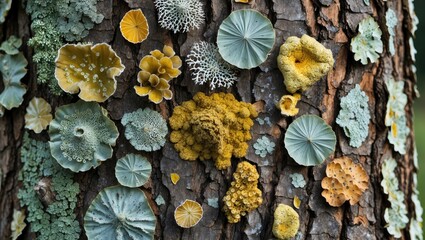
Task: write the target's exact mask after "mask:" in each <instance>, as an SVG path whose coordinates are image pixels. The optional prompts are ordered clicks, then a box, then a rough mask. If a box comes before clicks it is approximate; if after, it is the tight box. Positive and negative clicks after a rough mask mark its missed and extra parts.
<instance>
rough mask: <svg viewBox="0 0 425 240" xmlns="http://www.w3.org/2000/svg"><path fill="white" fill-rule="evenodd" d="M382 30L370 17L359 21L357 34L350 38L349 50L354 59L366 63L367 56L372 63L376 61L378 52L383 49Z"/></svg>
mask: <svg viewBox="0 0 425 240" xmlns="http://www.w3.org/2000/svg"><path fill="white" fill-rule="evenodd" d="M381 36H382V31H381V29H380V28H379V25H378V23H377V22H375V20H374V19H373V18H372V17H368V18H365V19H363V20H362V21H361V22H360V23H359V34H357V36H355V37H354V38H352V39H351V51H353V53H354V60H356V61H359V60H360V62H361V63H362V64H363V65H366V64H367V59H368V58H369V59H370V61H371V62H372V63H374V62H376V61H378V58H379V54H378V53H382V51H383V50H384V49H383V48H384V45H383V44H382V41H381Z"/></svg>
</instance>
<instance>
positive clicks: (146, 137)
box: [121, 108, 168, 152]
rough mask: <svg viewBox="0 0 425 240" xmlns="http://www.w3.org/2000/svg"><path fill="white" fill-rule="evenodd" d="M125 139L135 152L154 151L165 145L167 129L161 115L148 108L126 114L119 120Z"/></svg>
mask: <svg viewBox="0 0 425 240" xmlns="http://www.w3.org/2000/svg"><path fill="white" fill-rule="evenodd" d="M121 123H122V125H123V126H124V127H125V137H126V138H127V139H128V140H129V141H130V143H131V145H133V147H134V148H136V149H137V150H143V151H147V152H151V151H156V150H158V149H160V148H161V147H162V146H164V144H165V136H166V135H167V133H168V127H167V123H166V122H165V120H164V119H163V118H162V116H161V114H159V113H158V112H156V111H153V110H151V109H149V108H146V109H138V110H136V111H134V112H131V113H126V114H124V116H123V117H122V119H121Z"/></svg>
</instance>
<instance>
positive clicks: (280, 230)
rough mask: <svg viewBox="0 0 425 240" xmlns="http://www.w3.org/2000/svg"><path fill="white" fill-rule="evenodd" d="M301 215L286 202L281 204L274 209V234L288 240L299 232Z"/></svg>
mask: <svg viewBox="0 0 425 240" xmlns="http://www.w3.org/2000/svg"><path fill="white" fill-rule="evenodd" d="M299 227H300V217H299V216H298V213H297V212H296V211H295V210H294V209H293V208H292V207H290V206H288V205H286V204H279V205H278V206H277V208H276V210H275V211H274V222H273V235H274V236H275V237H276V238H277V239H279V240H287V239H290V238H292V237H295V235H296V234H297V232H298V228H299Z"/></svg>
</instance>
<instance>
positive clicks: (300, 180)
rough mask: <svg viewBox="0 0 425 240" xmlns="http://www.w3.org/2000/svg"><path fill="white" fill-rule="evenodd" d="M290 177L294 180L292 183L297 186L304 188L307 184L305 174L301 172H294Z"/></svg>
mask: <svg viewBox="0 0 425 240" xmlns="http://www.w3.org/2000/svg"><path fill="white" fill-rule="evenodd" d="M289 178H291V180H292V185H293V186H294V187H296V188H303V187H305V185H306V182H305V179H304V176H303V175H302V174H299V173H293V174H291V175H289Z"/></svg>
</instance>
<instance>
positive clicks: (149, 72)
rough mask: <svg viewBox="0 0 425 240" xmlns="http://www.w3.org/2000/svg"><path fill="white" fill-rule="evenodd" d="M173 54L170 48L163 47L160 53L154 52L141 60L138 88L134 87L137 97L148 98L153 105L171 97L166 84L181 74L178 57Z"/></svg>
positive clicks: (168, 86)
mask: <svg viewBox="0 0 425 240" xmlns="http://www.w3.org/2000/svg"><path fill="white" fill-rule="evenodd" d="M175 54H176V53H175V52H174V50H173V49H172V48H171V47H169V46H166V45H165V46H164V49H163V51H162V52H161V51H159V50H154V51H151V52H150V55H147V56H144V57H143V58H142V60H141V61H140V64H139V68H140V69H141V71H140V72H139V73H138V74H137V81H138V82H139V83H140V86H135V87H134V90H136V94H137V95H139V96H142V97H143V96H149V100H150V101H151V102H153V103H160V102H162V100H163V99H166V100H170V99H171V98H172V97H173V93H172V92H171V90H170V84H169V83H168V82H169V81H170V80H171V79H173V78H176V77H178V76H179V75H180V74H181V71H180V70H179V68H180V67H181V65H182V61H181V59H180V57H179V56H176V55H175Z"/></svg>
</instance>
